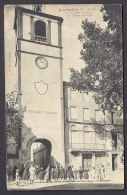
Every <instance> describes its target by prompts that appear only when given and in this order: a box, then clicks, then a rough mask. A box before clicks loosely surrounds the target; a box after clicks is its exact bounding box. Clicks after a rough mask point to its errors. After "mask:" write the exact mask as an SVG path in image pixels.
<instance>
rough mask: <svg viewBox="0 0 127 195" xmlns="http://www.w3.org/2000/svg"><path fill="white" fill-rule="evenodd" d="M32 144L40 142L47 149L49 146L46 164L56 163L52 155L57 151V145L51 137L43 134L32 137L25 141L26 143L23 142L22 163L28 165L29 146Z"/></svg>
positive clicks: (29, 159) (29, 157) (29, 158)
mask: <svg viewBox="0 0 127 195" xmlns="http://www.w3.org/2000/svg"><path fill="white" fill-rule="evenodd" d="M34 142H42V143H43V144H46V147H47V148H49V145H50V144H51V146H50V149H48V150H47V151H48V159H47V163H49V164H52V165H53V164H55V162H56V161H55V158H54V157H53V155H52V153H53V152H54V151H55V150H57V149H58V146H57V143H56V142H55V140H54V139H52V137H50V136H49V135H44V134H39V135H37V136H35V135H33V136H31V137H30V138H29V139H27V142H25V145H24V148H23V156H22V158H23V163H28V162H30V161H31V146H32V144H33V143H34ZM49 143H50V144H49Z"/></svg>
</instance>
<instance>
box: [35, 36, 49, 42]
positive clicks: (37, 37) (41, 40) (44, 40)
mask: <svg viewBox="0 0 127 195" xmlns="http://www.w3.org/2000/svg"><path fill="white" fill-rule="evenodd" d="M34 37H35V41H38V42H47V39H46V37H41V36H37V35H35V36H34Z"/></svg>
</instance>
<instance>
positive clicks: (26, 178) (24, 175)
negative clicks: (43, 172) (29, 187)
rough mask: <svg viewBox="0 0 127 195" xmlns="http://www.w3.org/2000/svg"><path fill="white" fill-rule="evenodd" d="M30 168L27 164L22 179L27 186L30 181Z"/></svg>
mask: <svg viewBox="0 0 127 195" xmlns="http://www.w3.org/2000/svg"><path fill="white" fill-rule="evenodd" d="M28 171H29V170H28V167H27V165H26V164H25V165H24V171H23V176H22V179H23V180H24V183H25V184H26V182H27V180H28V177H29V173H28Z"/></svg>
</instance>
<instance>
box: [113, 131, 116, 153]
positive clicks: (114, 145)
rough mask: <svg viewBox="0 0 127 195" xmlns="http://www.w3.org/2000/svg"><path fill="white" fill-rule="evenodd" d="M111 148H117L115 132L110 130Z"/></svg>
mask: <svg viewBox="0 0 127 195" xmlns="http://www.w3.org/2000/svg"><path fill="white" fill-rule="evenodd" d="M112 149H113V150H117V133H116V132H112Z"/></svg>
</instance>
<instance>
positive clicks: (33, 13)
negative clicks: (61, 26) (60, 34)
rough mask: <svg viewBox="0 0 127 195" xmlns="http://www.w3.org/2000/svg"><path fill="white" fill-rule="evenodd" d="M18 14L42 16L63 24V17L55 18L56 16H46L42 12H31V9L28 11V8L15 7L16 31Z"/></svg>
mask: <svg viewBox="0 0 127 195" xmlns="http://www.w3.org/2000/svg"><path fill="white" fill-rule="evenodd" d="M17 12H21V13H28V14H32V15H36V16H42V17H45V18H49V19H53V20H57V21H60V22H63V18H62V17H59V16H54V15H50V14H46V13H42V12H37V11H34V10H30V9H26V8H23V7H19V6H17V7H15V19H14V30H15V29H16V20H17Z"/></svg>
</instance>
